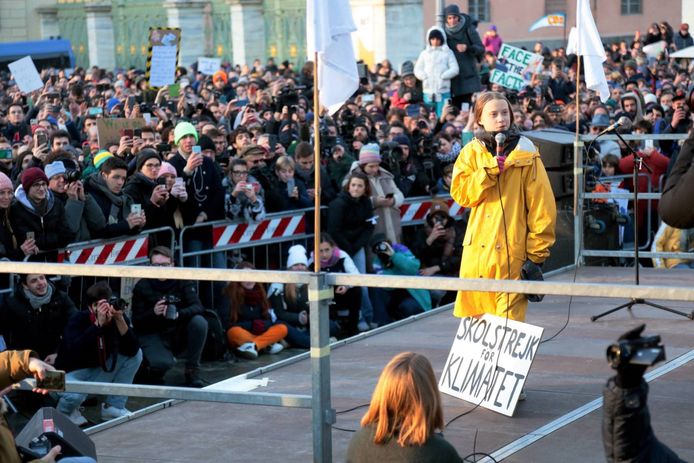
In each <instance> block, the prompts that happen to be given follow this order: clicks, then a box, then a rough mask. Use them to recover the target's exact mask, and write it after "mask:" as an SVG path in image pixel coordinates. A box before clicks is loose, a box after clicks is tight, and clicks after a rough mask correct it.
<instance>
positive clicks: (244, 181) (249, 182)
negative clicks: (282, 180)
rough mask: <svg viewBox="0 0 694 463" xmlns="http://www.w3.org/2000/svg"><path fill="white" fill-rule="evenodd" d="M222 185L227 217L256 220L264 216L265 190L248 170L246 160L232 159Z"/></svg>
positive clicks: (248, 220) (246, 220)
mask: <svg viewBox="0 0 694 463" xmlns="http://www.w3.org/2000/svg"><path fill="white" fill-rule="evenodd" d="M222 185H224V188H225V190H226V195H225V209H226V216H227V217H228V218H229V219H231V220H243V221H244V222H258V221H260V220H263V219H264V218H265V202H264V199H263V197H264V195H265V192H264V191H263V187H262V186H261V185H260V182H258V180H257V179H256V178H255V177H253V176H252V175H251V174H250V173H249V172H248V163H246V161H244V160H243V159H234V160H233V161H232V162H231V166H230V168H229V175H228V176H227V177H225V178H224V180H222Z"/></svg>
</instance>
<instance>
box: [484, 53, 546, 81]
mask: <svg viewBox="0 0 694 463" xmlns="http://www.w3.org/2000/svg"><path fill="white" fill-rule="evenodd" d="M497 60H498V63H499V64H500V65H501V66H499V67H497V68H496V69H494V70H492V73H491V75H490V76H489V79H490V81H491V82H492V83H495V84H500V85H501V86H503V87H506V88H510V89H512V90H516V91H519V90H522V89H523V87H524V86H526V85H528V82H529V81H530V78H531V77H532V74H533V73H537V72H540V71H541V70H542V60H543V57H542V55H538V54H537V53H532V52H529V51H527V50H523V49H522V48H517V47H513V46H511V45H508V44H506V43H505V44H503V45H502V46H501V49H500V50H499V54H498V55H497Z"/></svg>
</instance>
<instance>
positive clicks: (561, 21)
mask: <svg viewBox="0 0 694 463" xmlns="http://www.w3.org/2000/svg"><path fill="white" fill-rule="evenodd" d="M565 25H566V15H565V14H564V13H554V14H548V15H545V16H543V17H541V18H540V19H538V20H537V21H535V22H534V23H533V25H532V26H530V29H528V32H532V31H534V30H536V29H541V28H543V27H564V26H565Z"/></svg>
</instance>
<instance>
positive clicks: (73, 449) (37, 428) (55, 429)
mask: <svg viewBox="0 0 694 463" xmlns="http://www.w3.org/2000/svg"><path fill="white" fill-rule="evenodd" d="M16 443H17V449H18V450H19V452H20V453H21V454H22V455H24V456H25V457H28V458H31V459H33V458H41V457H43V456H44V455H45V454H46V453H47V452H48V451H49V450H50V449H51V447H54V446H56V445H60V447H61V449H62V450H61V453H60V455H61V456H62V457H92V458H93V459H95V460H96V446H95V445H94V442H92V440H91V439H90V438H89V436H87V435H86V434H85V433H84V431H82V430H81V429H80V428H79V427H77V426H76V425H75V424H74V423H73V422H72V421H70V418H68V417H67V416H65V415H63V414H62V413H60V412H59V411H58V410H56V409H55V408H52V407H43V408H41V409H40V410H39V411H37V412H36V413H35V414H34V416H32V417H31V420H29V422H28V423H27V425H26V426H24V429H22V432H20V433H19V435H18V436H17V439H16Z"/></svg>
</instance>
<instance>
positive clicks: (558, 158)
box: [522, 129, 576, 170]
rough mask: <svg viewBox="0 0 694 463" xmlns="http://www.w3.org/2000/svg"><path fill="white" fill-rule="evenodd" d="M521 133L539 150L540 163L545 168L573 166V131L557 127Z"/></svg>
mask: <svg viewBox="0 0 694 463" xmlns="http://www.w3.org/2000/svg"><path fill="white" fill-rule="evenodd" d="M522 135H523V136H525V137H528V138H529V139H530V140H532V142H533V143H535V145H537V147H538V149H539V150H540V157H541V158H542V163H543V164H544V165H545V168H546V169H548V170H551V169H572V168H573V163H574V140H575V138H576V135H574V133H573V132H568V131H566V130H559V129H544V130H532V131H530V132H523V133H522Z"/></svg>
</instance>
